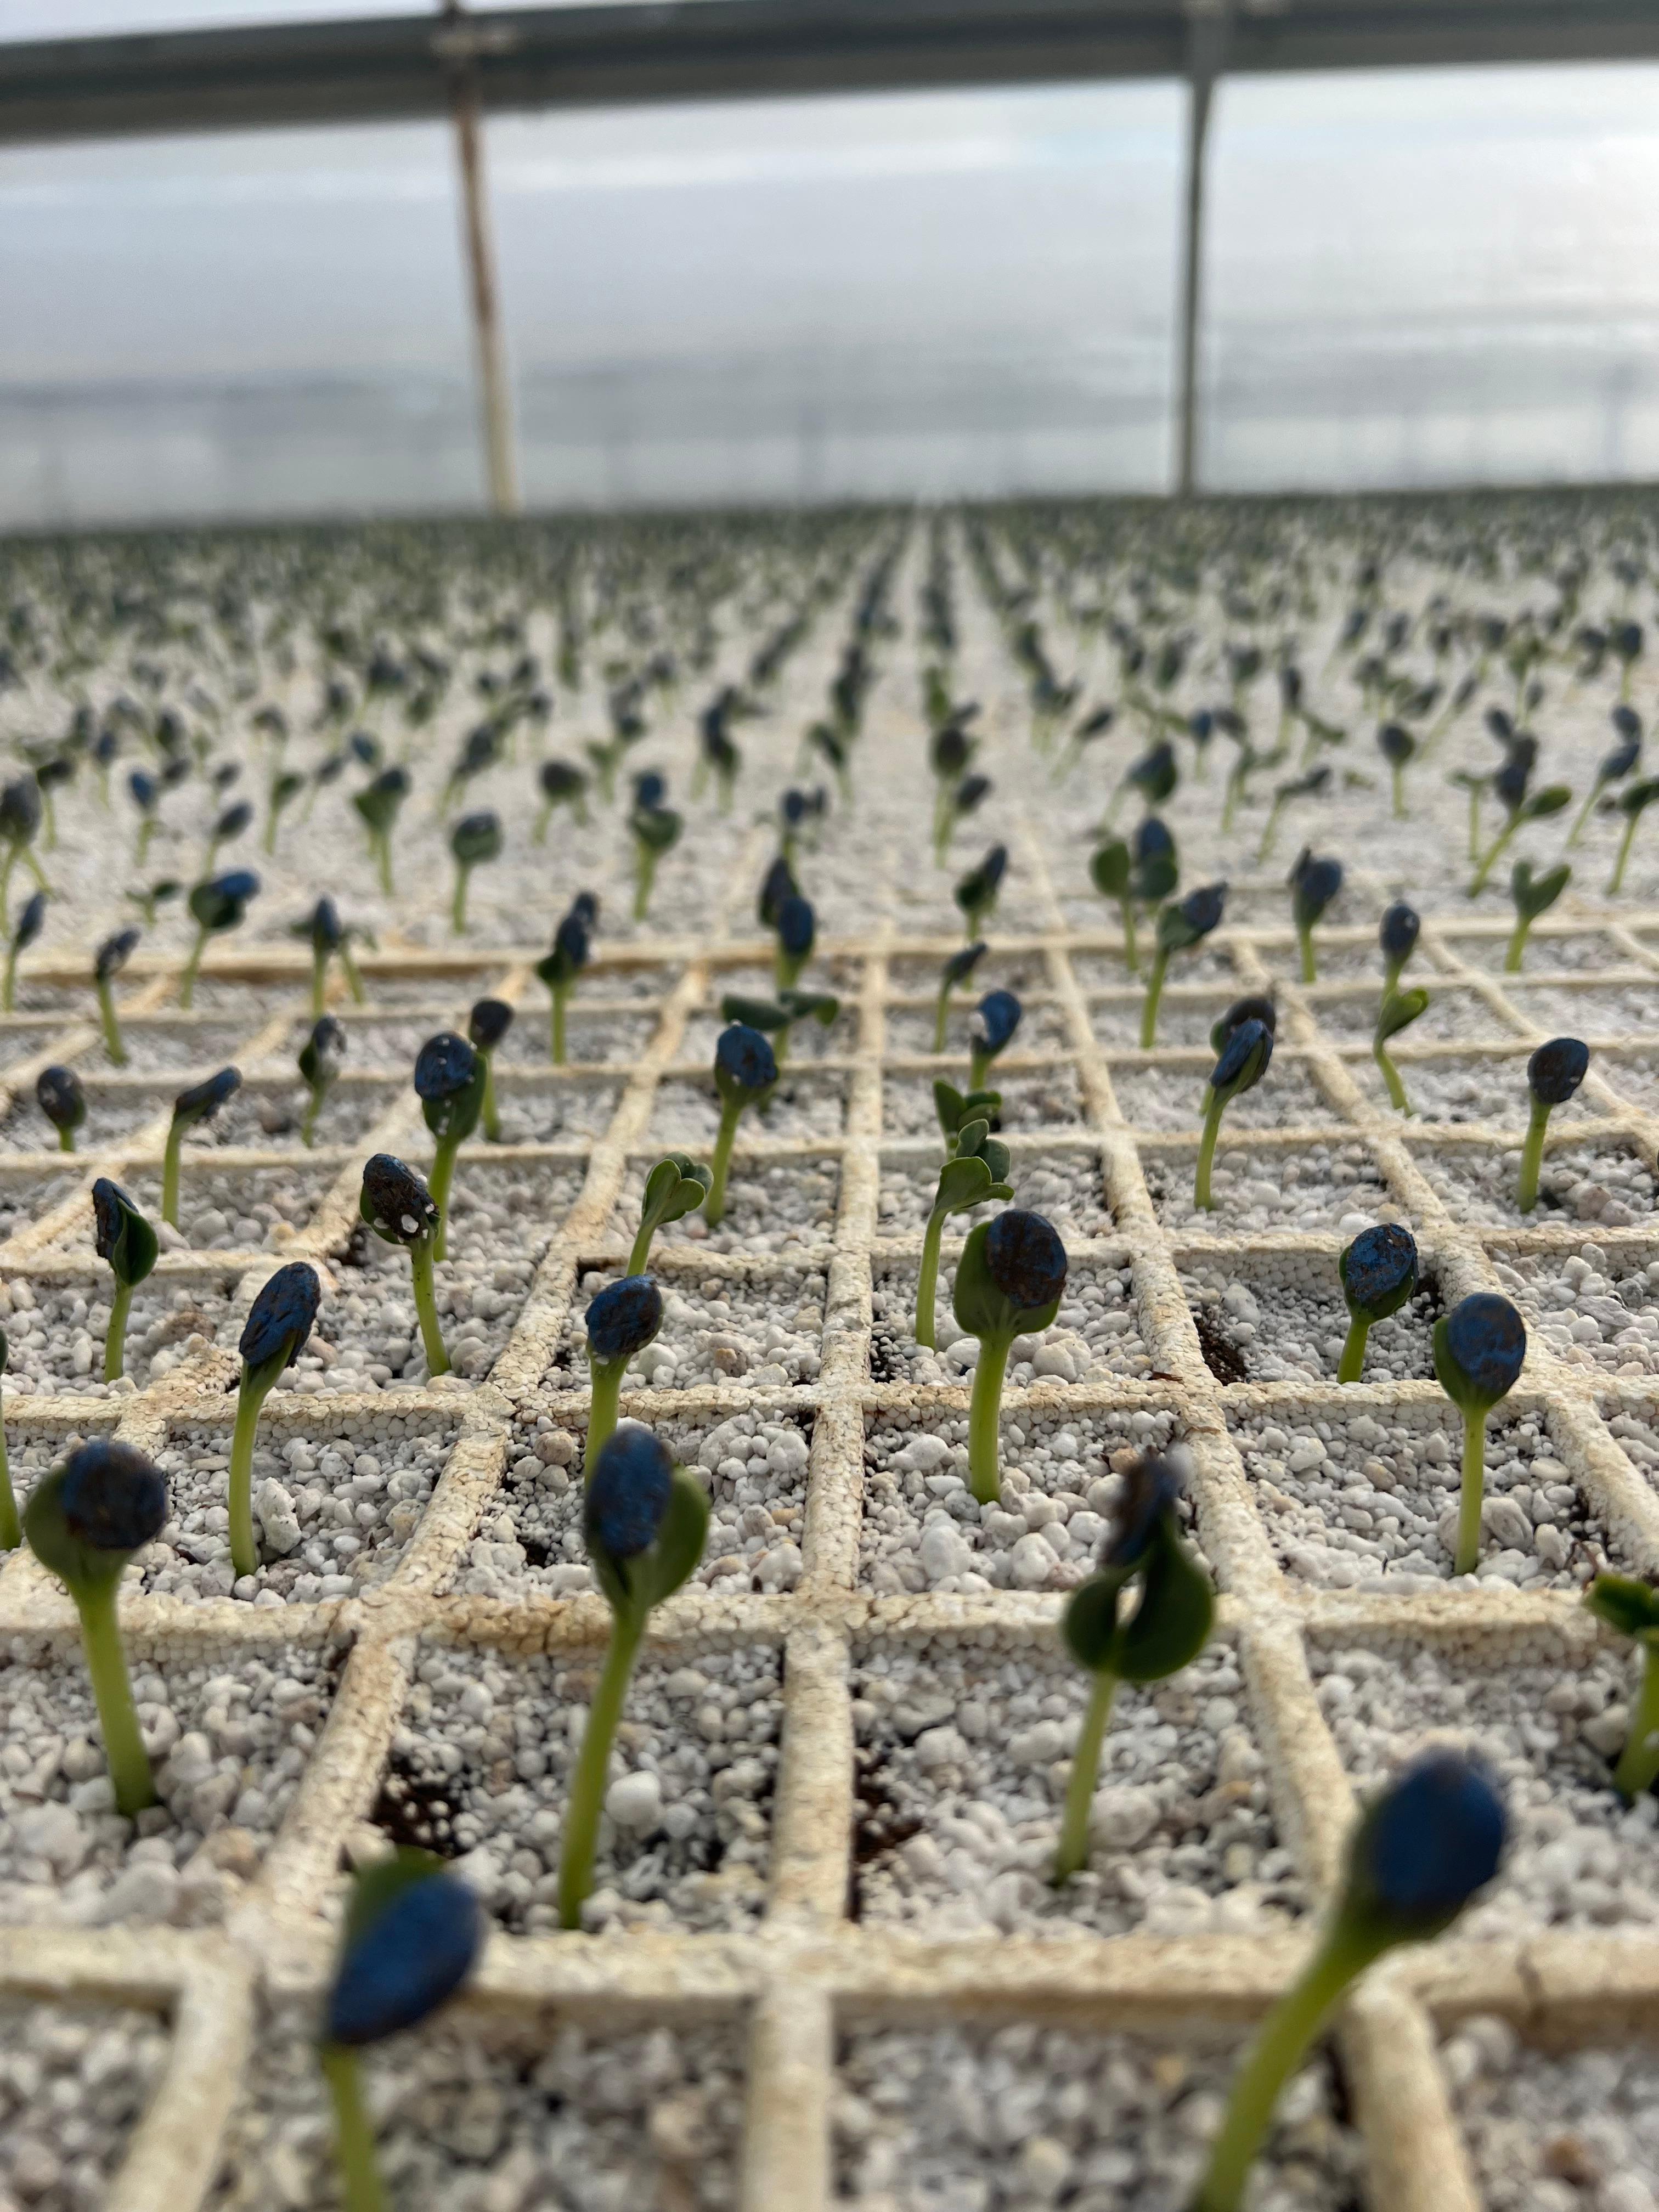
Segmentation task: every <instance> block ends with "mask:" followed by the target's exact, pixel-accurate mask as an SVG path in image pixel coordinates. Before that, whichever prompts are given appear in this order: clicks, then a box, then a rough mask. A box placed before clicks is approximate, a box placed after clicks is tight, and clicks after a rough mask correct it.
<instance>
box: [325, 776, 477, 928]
mask: <svg viewBox="0 0 1659 2212" xmlns="http://www.w3.org/2000/svg"><path fill="white" fill-rule="evenodd" d="M409 788H410V787H409V770H408V769H404V768H387V769H381V771H380V774H379V775H377V776H376V777H375V779H374V782H373V783H371V784H369V785H368V786H367V787H365V788H364V789H363V790H362V791H358V792H354V793H352V798H351V803H352V805H354V806H355V807H356V810H357V811H358V813H359V814H360V815H362V818H363V826H364V828H365V829H367V830H368V857H369V858H370V860H373V861H374V864H375V866H376V867H377V868H378V869H379V871H380V889H381V890H383V891H384V892H385V894H386V896H387V898H390V897H391V896H392V893H393V890H394V889H395V886H394V884H393V883H392V831H393V830H394V829H396V828H397V826H398V814H399V813H400V812H401V811H402V809H403V803H404V799H407V798H408V796H409ZM456 834H457V835H459V825H458V828H457V832H456ZM452 844H453V840H452ZM457 889H458V890H459V885H458V886H457Z"/></svg>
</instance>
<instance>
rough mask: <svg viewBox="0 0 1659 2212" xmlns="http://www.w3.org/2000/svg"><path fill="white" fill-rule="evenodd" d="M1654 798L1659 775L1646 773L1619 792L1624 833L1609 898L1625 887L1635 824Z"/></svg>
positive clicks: (1657, 792)
mask: <svg viewBox="0 0 1659 2212" xmlns="http://www.w3.org/2000/svg"><path fill="white" fill-rule="evenodd" d="M1655 799H1659V775H1646V776H1644V777H1643V778H1642V779H1641V781H1639V782H1638V783H1631V784H1626V787H1625V788H1624V790H1623V791H1621V792H1620V794H1619V811H1620V813H1621V814H1622V815H1623V816H1624V817H1625V834H1624V835H1623V836H1622V837H1620V840H1619V857H1618V859H1617V860H1615V861H1614V862H1613V878H1612V880H1611V882H1610V883H1609V884H1608V885H1607V896H1608V897H1609V898H1617V897H1618V896H1619V894H1620V891H1621V890H1623V889H1624V888H1625V868H1626V864H1627V862H1628V861H1629V860H1630V848H1631V846H1632V843H1633V842H1634V841H1635V837H1636V825H1637V823H1638V822H1639V821H1640V820H1641V818H1642V817H1643V816H1644V814H1645V813H1646V812H1647V811H1648V809H1649V807H1650V806H1651V805H1652V804H1653V802H1654V800H1655Z"/></svg>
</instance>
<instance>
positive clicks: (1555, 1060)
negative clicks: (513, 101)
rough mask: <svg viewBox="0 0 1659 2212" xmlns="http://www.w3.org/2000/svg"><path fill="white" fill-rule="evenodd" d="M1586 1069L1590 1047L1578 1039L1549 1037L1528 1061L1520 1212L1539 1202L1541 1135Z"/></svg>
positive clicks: (1518, 1197)
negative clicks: (1528, 1100) (1528, 1108)
mask: <svg viewBox="0 0 1659 2212" xmlns="http://www.w3.org/2000/svg"><path fill="white" fill-rule="evenodd" d="M1588 1068H1589V1046H1588V1045H1587V1044H1584V1043H1583V1042H1581V1041H1580V1040H1579V1039H1578V1038H1577V1037H1568V1036H1559V1037H1552V1038H1551V1039H1550V1040H1549V1042H1548V1043H1547V1044H1541V1045H1540V1046H1539V1048H1538V1049H1537V1051H1536V1052H1535V1053H1534V1054H1533V1055H1532V1058H1531V1059H1530V1060H1528V1062H1527V1088H1528V1091H1531V1093H1532V1110H1531V1113H1530V1115H1528V1121H1527V1141H1526V1143H1525V1144H1524V1145H1523V1146H1522V1148H1521V1183H1520V1188H1518V1189H1517V1190H1516V1194H1515V1202H1516V1206H1518V1207H1519V1208H1520V1210H1521V1212H1522V1213H1530V1212H1532V1210H1533V1208H1534V1206H1536V1205H1537V1203H1538V1170H1539V1169H1540V1168H1541V1166H1542V1164H1543V1159H1544V1132H1545V1130H1546V1129H1547V1127H1549V1118H1550V1113H1551V1110H1552V1109H1553V1108H1554V1107H1557V1106H1565V1104H1566V1103H1567V1101H1568V1099H1569V1098H1571V1097H1572V1095H1573V1093H1574V1092H1575V1091H1577V1088H1578V1086H1579V1085H1580V1084H1581V1083H1582V1082H1583V1079H1584V1076H1585V1073H1586V1071H1587V1070H1588Z"/></svg>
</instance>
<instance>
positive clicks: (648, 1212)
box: [628, 1152, 714, 1275]
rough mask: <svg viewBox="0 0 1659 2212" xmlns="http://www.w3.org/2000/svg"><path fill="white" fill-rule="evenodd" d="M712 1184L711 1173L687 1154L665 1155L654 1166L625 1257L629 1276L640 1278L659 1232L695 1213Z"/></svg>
mask: <svg viewBox="0 0 1659 2212" xmlns="http://www.w3.org/2000/svg"><path fill="white" fill-rule="evenodd" d="M713 1182H714V1170H712V1169H711V1168H706V1167H704V1166H703V1164H702V1161H701V1160H694V1159H693V1158H691V1157H690V1153H688V1152H668V1153H665V1155H664V1157H663V1158H661V1159H659V1161H658V1162H657V1164H656V1165H655V1167H653V1169H652V1170H651V1172H650V1174H649V1175H648V1176H647V1177H646V1179H645V1193H644V1195H643V1197H642V1198H641V1200H640V1226H639V1231H638V1233H637V1234H636V1235H635V1238H634V1249H633V1250H632V1251H631V1252H630V1253H629V1255H628V1272H629V1274H630V1275H642V1274H643V1273H645V1270H646V1263H647V1261H648V1260H649V1259H650V1257H651V1240H652V1238H653V1237H654V1236H655V1235H656V1233H657V1231H658V1230H659V1229H663V1228H665V1227H666V1226H667V1225H668V1224H669V1223H670V1222H671V1221H682V1220H684V1218H685V1216H686V1215H687V1214H688V1213H695V1212H696V1210H697V1208H698V1207H699V1206H701V1205H702V1202H703V1200H705V1199H706V1198H707V1197H708V1193H709V1189H710V1187H711V1186H712V1184H713Z"/></svg>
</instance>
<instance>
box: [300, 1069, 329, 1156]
mask: <svg viewBox="0 0 1659 2212" xmlns="http://www.w3.org/2000/svg"><path fill="white" fill-rule="evenodd" d="M327 1095H328V1086H327V1085H326V1084H324V1083H319V1085H317V1086H316V1088H315V1090H313V1092H312V1094H311V1103H310V1104H309V1105H308V1106H307V1108H306V1111H305V1119H304V1120H303V1121H301V1124H300V1142H301V1144H302V1145H304V1146H307V1148H309V1147H310V1146H313V1145H314V1144H315V1143H316V1141H317V1116H318V1115H319V1114H320V1113H321V1112H322V1110H323V1100H324V1099H325V1097H327Z"/></svg>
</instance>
